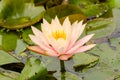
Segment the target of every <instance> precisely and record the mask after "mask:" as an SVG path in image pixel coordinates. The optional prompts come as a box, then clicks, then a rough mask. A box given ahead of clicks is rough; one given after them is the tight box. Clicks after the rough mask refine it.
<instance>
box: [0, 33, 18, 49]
mask: <svg viewBox="0 0 120 80" xmlns="http://www.w3.org/2000/svg"><path fill="white" fill-rule="evenodd" d="M0 36H1V37H0V40H1V41H0V42H1V44H0V46H1V48H2V49H4V50H6V51H11V50H14V49H15V48H16V46H17V39H18V37H17V35H16V34H15V33H14V32H4V33H3V32H0Z"/></svg>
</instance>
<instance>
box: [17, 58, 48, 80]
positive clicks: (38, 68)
mask: <svg viewBox="0 0 120 80" xmlns="http://www.w3.org/2000/svg"><path fill="white" fill-rule="evenodd" d="M46 75H47V70H46V68H45V65H44V64H43V63H42V62H41V61H40V60H39V59H36V58H34V57H31V58H29V59H28V61H27V63H26V65H25V67H24V69H23V70H22V73H21V75H20V77H19V78H18V80H39V79H42V80H45V77H46Z"/></svg>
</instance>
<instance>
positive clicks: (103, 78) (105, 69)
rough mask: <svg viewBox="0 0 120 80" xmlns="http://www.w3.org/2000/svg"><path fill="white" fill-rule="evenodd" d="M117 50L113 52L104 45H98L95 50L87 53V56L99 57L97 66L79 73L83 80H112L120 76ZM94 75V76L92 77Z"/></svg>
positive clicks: (119, 57) (119, 60) (119, 56)
mask: <svg viewBox="0 0 120 80" xmlns="http://www.w3.org/2000/svg"><path fill="white" fill-rule="evenodd" d="M119 52H120V51H119V50H118V49H116V50H113V49H112V48H110V47H109V46H108V45H107V44H106V43H104V44H98V46H97V47H96V48H94V49H93V50H91V51H89V52H88V53H89V54H94V55H97V56H99V62H98V64H97V65H96V66H95V67H94V68H91V69H89V70H86V71H84V72H82V73H81V72H80V74H81V75H83V77H84V80H94V79H97V80H114V79H116V78H119V75H120V69H119V67H120V64H119V62H120V54H119ZM93 75H94V76H93Z"/></svg>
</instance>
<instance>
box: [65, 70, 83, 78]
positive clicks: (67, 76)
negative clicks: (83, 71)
mask: <svg viewBox="0 0 120 80" xmlns="http://www.w3.org/2000/svg"><path fill="white" fill-rule="evenodd" d="M64 76H65V80H82V78H81V77H80V76H78V75H76V74H73V73H70V72H66V73H65V74H64Z"/></svg>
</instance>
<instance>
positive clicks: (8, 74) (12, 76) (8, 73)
mask: <svg viewBox="0 0 120 80" xmlns="http://www.w3.org/2000/svg"><path fill="white" fill-rule="evenodd" d="M0 75H2V76H4V77H5V78H8V79H1V76H0V80H9V78H10V80H15V79H17V78H18V77H19V76H20V73H18V72H14V71H11V70H5V69H3V68H0Z"/></svg>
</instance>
